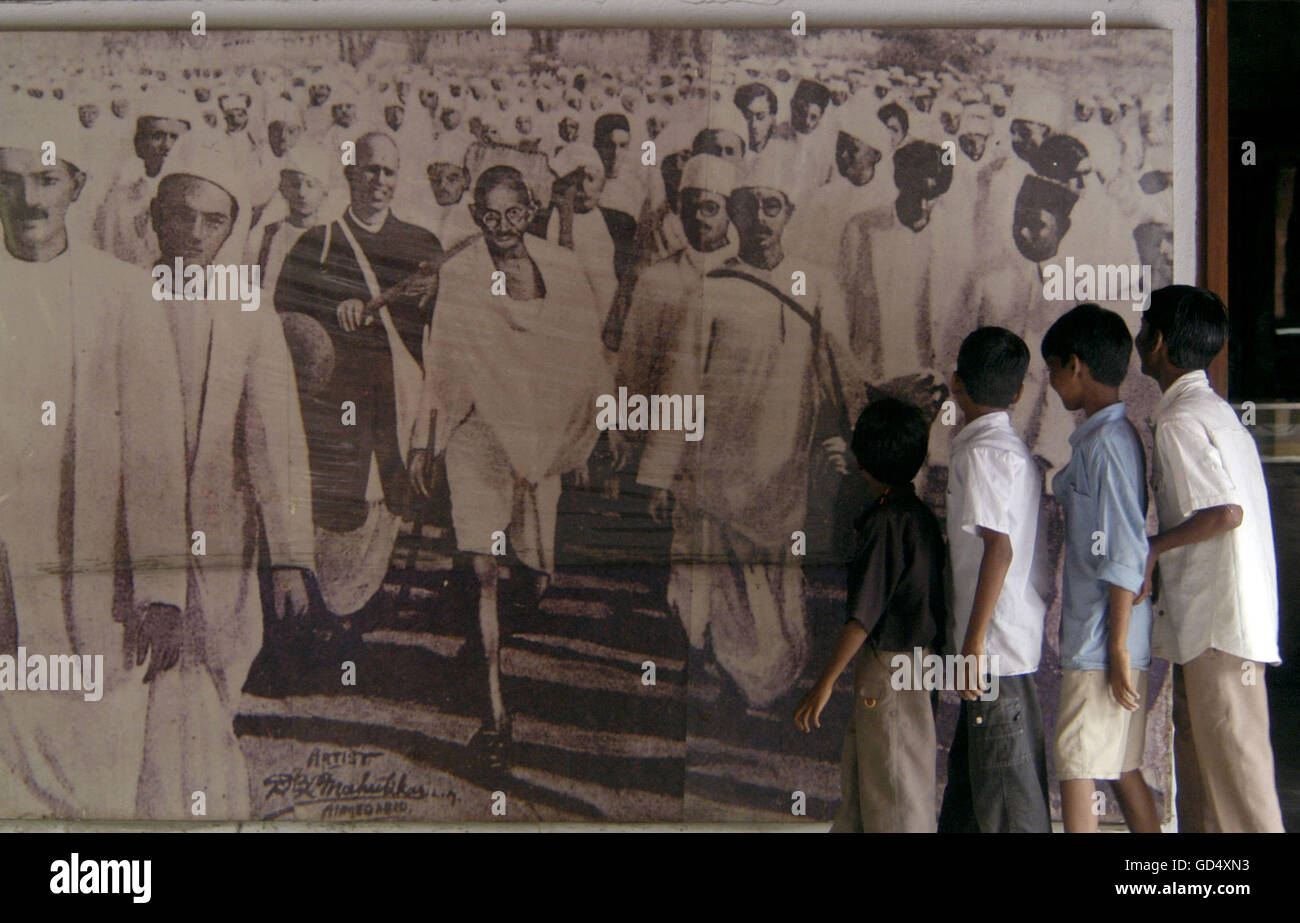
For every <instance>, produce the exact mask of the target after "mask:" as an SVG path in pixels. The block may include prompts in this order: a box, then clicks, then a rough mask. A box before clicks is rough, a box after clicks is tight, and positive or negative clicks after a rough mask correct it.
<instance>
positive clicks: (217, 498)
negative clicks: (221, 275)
mask: <svg viewBox="0 0 1300 923" xmlns="http://www.w3.org/2000/svg"><path fill="white" fill-rule="evenodd" d="M177 155H178V156H176V157H175V158H173V163H172V165H170V166H169V167H168V169H167V171H165V173H164V175H163V176H162V177H161V179H160V180H159V183H158V195H157V197H156V198H155V199H154V201H153V203H152V205H151V209H150V211H151V215H152V218H153V223H154V229H155V231H156V233H157V234H158V241H159V248H160V256H159V259H158V261H157V262H158V263H159V264H160V265H159V269H162V268H164V267H171V266H174V264H175V261H176V259H177V258H180V259H182V260H183V261H184V263H185V264H186V265H197V266H208V265H209V264H216V265H223V264H226V263H227V261H229V262H230V263H233V262H234V259H233V258H234V252H235V250H236V247H235V245H234V241H235V240H236V239H237V238H238V236H239V235H238V233H237V232H238V230H239V228H240V226H241V224H242V222H246V221H247V218H242V221H241V208H242V207H243V206H244V203H246V202H248V201H250V200H251V196H250V194H249V193H248V190H247V187H246V186H245V185H244V184H243V177H242V175H241V174H240V173H239V172H237V171H236V170H235V169H233V168H232V164H231V161H230V160H229V159H228V158H226V159H224V160H223V158H222V155H221V153H220V152H217V151H206V150H205V151H198V150H195V149H193V148H192V147H191V148H190V149H185V148H182V149H181V150H179V151H178V152H177ZM241 199H242V201H241ZM227 241H230V242H231V246H229V247H226V248H225V253H224V254H223V245H225V244H226V243H227ZM223 257H224V258H223ZM153 278H154V280H155V283H157V284H158V285H159V286H161V288H162V290H163V292H164V294H166V293H167V291H168V289H169V288H170V290H171V291H173V292H175V293H176V294H183V292H182V289H181V286H182V282H181V280H172V285H171V286H170V287H169V286H167V285H166V284H165V283H164V282H163V281H160V277H159V275H158V271H157V270H155V274H154V277H153ZM186 281H189V280H186ZM208 294H209V295H211V294H212V293H211V292H208ZM166 305H167V309H168V311H167V319H168V323H169V326H170V329H171V334H172V339H173V342H174V343H175V347H176V353H177V357H178V360H179V363H178V364H179V369H180V384H181V393H182V396H183V400H184V408H185V444H186V449H187V470H188V472H189V518H190V527H191V529H193V530H195V531H201V532H202V533H203V537H204V554H202V555H194V556H193V557H192V565H191V567H190V571H189V598H188V604H187V610H186V631H185V637H184V643H183V647H182V653H181V663H180V668H179V670H177V671H175V672H174V673H173V674H171V675H169V676H168V677H166V678H165V679H164V680H163V681H160V682H155V683H154V686H153V689H152V690H151V695H150V702H149V725H148V738H147V746H146V756H145V766H144V771H143V773H142V777H141V791H140V808H139V810H140V813H141V815H142V816H148V817H154V818H159V819H164V818H170V819H176V818H181V817H185V816H188V814H189V812H190V810H191V807H192V804H191V801H192V798H193V793H194V792H196V791H201V792H203V793H204V799H205V808H206V815H205V816H207V817H209V818H213V819H242V818H247V817H250V816H251V802H250V795H251V793H250V791H249V779H248V771H247V768H246V767H245V765H244V760H243V755H242V753H241V752H240V748H239V742H238V740H237V739H236V738H235V736H234V732H233V729H232V723H233V721H234V717H235V712H236V710H237V707H238V704H239V695H240V690H241V689H242V688H243V685H244V681H245V680H246V679H247V678H248V671H249V668H250V667H251V666H252V664H253V659H254V658H255V657H256V656H257V653H258V651H259V650H260V649H261V646H262V603H261V596H260V594H259V588H258V568H259V566H269V567H270V568H271V589H272V598H273V600H274V605H275V612H274V614H275V617H276V618H277V619H284V618H286V617H296V616H299V615H301V614H302V613H303V612H305V611H306V608H307V588H306V583H305V580H304V577H305V575H306V574H307V573H310V571H311V570H312V568H313V566H314V561H313V556H314V551H315V540H314V533H313V529H312V509H311V480H310V478H311V475H310V468H309V465H308V460H307V442H306V436H305V435H304V433H303V428H302V413H301V411H300V409H299V406H298V392H297V386H296V383H295V380H294V372H293V364H292V361H291V359H290V357H289V351H288V348H287V347H286V345H285V341H284V334H283V332H282V330H281V327H280V321H279V319H278V317H277V316H276V314H275V313H274V311H273V310H272V309H271V307H270V305H262V306H261V307H259V308H258V310H256V311H245V310H243V307H242V305H241V303H240V301H239V299H238V297H234V296H232V297H231V298H229V299H228V300H224V301H222V300H208V299H202V298H200V299H198V300H189V299H186V300H173V301H168V302H166ZM259 531H260V532H263V533H264V534H265V536H266V544H267V547H268V549H269V551H270V560H269V561H259V555H258V537H259Z"/></svg>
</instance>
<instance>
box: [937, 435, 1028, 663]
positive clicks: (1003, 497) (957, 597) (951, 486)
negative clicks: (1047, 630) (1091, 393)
mask: <svg viewBox="0 0 1300 923" xmlns="http://www.w3.org/2000/svg"><path fill="white" fill-rule="evenodd" d="M1042 493H1043V487H1042V478H1041V476H1040V475H1039V473H1038V469H1037V467H1036V466H1035V465H1034V460H1033V458H1032V456H1030V454H1029V448H1028V447H1027V446H1026V445H1025V443H1024V440H1022V439H1021V438H1020V437H1019V436H1018V435H1017V434H1016V431H1015V430H1014V429H1012V427H1011V417H1010V416H1009V415H1008V414H1007V412H1006V411H998V412H997V413H990V414H985V415H984V416H981V417H977V418H976V419H974V420H972V421H971V422H970V423H968V424H966V426H965V427H963V429H962V430H961V432H959V433H958V434H957V435H956V436H955V437H954V438H953V441H952V451H951V461H950V463H949V469H948V524H947V529H948V552H949V554H950V555H951V557H952V583H953V623H954V632H953V635H952V644H953V646H954V647H955V648H956V650H957V652H958V653H960V651H961V647H962V643H963V642H964V641H965V638H966V628H967V626H968V625H969V624H970V617H971V606H972V605H973V604H974V602H975V586H976V584H977V583H978V581H979V570H980V561H981V560H983V557H984V542H983V540H982V539H981V538H980V537H979V532H978V530H979V527H980V526H983V527H985V528H987V529H992V530H993V531H995V532H1002V533H1004V534H1006V535H1008V536H1010V538H1011V566H1010V568H1008V570H1007V576H1006V579H1005V580H1004V581H1003V584H1002V592H1001V594H999V596H998V601H997V605H996V607H995V608H994V610H993V619H992V621H990V623H989V627H988V631H987V632H986V633H985V636H984V647H985V651H986V652H987V653H988V654H989V655H990V656H992V655H994V654H996V655H997V656H998V662H997V672H998V674H999V675H1001V676H1018V675H1021V674H1024V673H1033V672H1034V671H1035V670H1037V669H1038V660H1039V657H1040V656H1041V654H1042V649H1043V625H1044V622H1045V620H1046V616H1047V606H1046V604H1045V603H1044V602H1043V598H1042V596H1040V595H1039V593H1038V590H1037V587H1038V586H1041V585H1042V582H1041V581H1040V580H1037V579H1036V576H1037V575H1036V574H1035V572H1034V568H1035V563H1034V562H1035V558H1036V555H1035V553H1034V552H1035V545H1036V543H1037V541H1038V511H1039V505H1040V503H1041V501H1042Z"/></svg>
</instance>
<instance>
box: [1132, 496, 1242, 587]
mask: <svg viewBox="0 0 1300 923" xmlns="http://www.w3.org/2000/svg"><path fill="white" fill-rule="evenodd" d="M1242 516H1243V513H1242V509H1241V507H1239V506H1237V505H1236V504H1235V503H1229V504H1225V505H1223V506H1211V507H1207V508H1206V509H1203V510H1197V511H1196V512H1195V513H1193V514H1192V515H1191V516H1189V517H1188V518H1187V521H1186V522H1184V523H1181V524H1179V525H1176V526H1174V527H1173V528H1172V529H1170V530H1168V531H1167V532H1161V533H1160V534H1159V535H1154V536H1152V537H1151V547H1150V550H1149V551H1148V552H1147V570H1146V576H1145V577H1143V579H1142V590H1141V592H1139V593H1138V595H1137V598H1136V599H1134V600H1133V602H1134V603H1135V604H1136V603H1140V602H1142V600H1144V599H1145V598H1146V597H1147V595H1148V594H1149V593H1150V592H1151V579H1152V574H1154V573H1155V569H1156V560H1157V559H1158V558H1159V557H1160V555H1162V554H1164V553H1165V552H1166V551H1169V550H1171V549H1173V548H1181V547H1182V546H1183V545H1194V544H1196V543H1197V542H1204V541H1208V540H1210V539H1212V538H1217V537H1218V536H1220V535H1223V534H1224V533H1225V532H1231V531H1232V530H1233V529H1235V528H1237V526H1239V525H1241V519H1242Z"/></svg>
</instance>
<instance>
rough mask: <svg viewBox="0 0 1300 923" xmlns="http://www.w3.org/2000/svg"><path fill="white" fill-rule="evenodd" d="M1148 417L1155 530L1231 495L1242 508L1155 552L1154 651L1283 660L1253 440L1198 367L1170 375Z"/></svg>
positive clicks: (1268, 528) (1269, 527)
mask: <svg viewBox="0 0 1300 923" xmlns="http://www.w3.org/2000/svg"><path fill="white" fill-rule="evenodd" d="M1151 423H1152V425H1153V427H1154V429H1155V461H1154V464H1153V466H1152V476H1151V480H1152V489H1153V490H1154V492H1155V497H1156V513H1157V515H1158V516H1159V517H1160V531H1161V532H1167V531H1169V530H1170V529H1172V528H1174V527H1175V526H1177V525H1180V524H1181V523H1183V522H1185V521H1186V520H1187V519H1188V518H1189V517H1190V516H1191V515H1192V514H1193V513H1195V512H1196V511H1197V510H1203V509H1208V508H1210V507H1215V506H1225V505H1228V504H1233V505H1236V506H1239V507H1241V510H1242V519H1241V525H1240V526H1238V527H1237V528H1235V529H1233V530H1232V531H1231V532H1227V533H1225V534H1223V535H1220V536H1218V537H1217V538H1212V539H1210V540H1208V541H1204V542H1197V543H1196V544H1193V545H1184V546H1182V547H1181V548H1174V549H1172V550H1170V551H1166V552H1165V553H1164V554H1162V555H1161V556H1160V567H1159V572H1160V582H1159V598H1158V600H1157V601H1156V607H1155V619H1154V626H1153V628H1152V649H1153V653H1155V655H1156V656H1158V657H1164V658H1165V659H1167V660H1170V661H1172V662H1174V663H1186V662H1187V661H1189V660H1192V659H1194V658H1195V657H1197V656H1199V655H1200V654H1203V653H1204V652H1205V651H1206V650H1208V649H1210V648H1214V649H1215V650H1219V651H1223V652H1224V653H1227V654H1232V655H1233V656H1236V657H1241V658H1244V659H1246V660H1254V661H1258V662H1260V663H1271V664H1276V663H1280V662H1281V660H1280V658H1279V656H1278V642H1277V632H1278V597H1277V560H1276V558H1275V557H1274V550H1273V520H1272V516H1271V515H1270V513H1269V506H1268V490H1267V488H1266V487H1265V484H1264V468H1263V465H1261V464H1260V460H1259V450H1258V449H1257V448H1256V446H1255V440H1254V439H1253V438H1252V437H1251V435H1250V433H1249V432H1248V431H1247V430H1246V428H1245V426H1243V425H1242V423H1241V421H1240V420H1239V419H1237V414H1236V413H1235V412H1234V411H1233V409H1232V406H1231V405H1230V404H1229V403H1228V402H1227V401H1225V400H1224V399H1223V398H1221V397H1219V395H1217V394H1216V393H1215V392H1214V390H1213V389H1212V388H1211V387H1210V382H1209V380H1208V379H1207V378H1206V376H1205V372H1204V371H1196V372H1188V373H1187V374H1186V375H1183V376H1182V377H1180V378H1178V379H1177V380H1176V381H1174V383H1173V384H1171V385H1170V386H1169V388H1168V390H1167V391H1165V393H1164V396H1163V397H1161V398H1160V401H1159V403H1157V404H1156V407H1155V410H1154V411H1153V412H1152V414H1151Z"/></svg>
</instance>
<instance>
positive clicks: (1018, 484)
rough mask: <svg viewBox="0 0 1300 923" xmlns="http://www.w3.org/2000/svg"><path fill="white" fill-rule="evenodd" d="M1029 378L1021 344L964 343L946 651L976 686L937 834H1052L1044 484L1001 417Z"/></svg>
mask: <svg viewBox="0 0 1300 923" xmlns="http://www.w3.org/2000/svg"><path fill="white" fill-rule="evenodd" d="M1028 366H1029V348H1028V347H1027V346H1026V345H1025V343H1024V341H1023V340H1021V339H1020V337H1018V336H1016V335H1015V334H1014V333H1012V332H1011V331H1009V330H1004V329H1003V328H1001V327H981V328H979V329H978V330H976V331H975V332H974V333H972V334H970V336H968V337H966V339H965V340H964V341H963V342H962V345H961V350H960V351H959V352H958V354H957V372H956V374H955V375H954V376H953V380H952V396H953V399H954V400H955V401H956V402H957V406H958V407H960V408H961V411H962V413H963V414H964V416H965V418H966V425H965V426H964V427H963V428H962V430H961V432H959V433H958V434H957V435H956V436H955V437H954V438H953V440H952V449H951V452H952V457H951V461H950V466H949V472H948V521H947V531H948V548H949V554H950V555H951V557H952V576H953V609H952V612H953V618H954V620H955V626H954V627H955V631H954V633H953V636H952V644H953V645H954V646H955V647H956V648H957V649H958V650H959V651H960V653H961V655H962V657H963V660H964V663H965V665H966V666H967V668H968V669H969V667H970V666H972V665H974V664H976V663H977V664H978V670H979V675H978V677H977V679H978V683H973V682H970V681H969V680H967V682H965V683H959V685H960V686H962V688H961V689H960V690H959V691H960V692H961V696H962V703H961V715H960V717H959V718H958V722H957V733H956V736H955V737H954V738H953V744H952V749H951V750H950V751H949V754H948V757H949V758H948V785H947V788H945V790H944V793H943V807H942V809H941V810H940V813H939V832H940V833H976V832H979V833H1001V832H1021V833H1047V832H1049V831H1050V830H1051V822H1050V820H1049V815H1048V802H1047V754H1046V748H1045V745H1044V740H1043V721H1042V713H1041V710H1040V708H1039V704H1038V693H1037V690H1036V689H1035V687H1034V673H1035V672H1036V671H1037V670H1038V660H1039V656H1040V654H1041V651H1042V644H1043V625H1044V620H1045V616H1046V605H1045V604H1044V602H1043V599H1042V597H1041V596H1040V595H1039V593H1038V591H1037V589H1036V586H1035V584H1036V579H1035V573H1034V559H1035V554H1034V548H1035V544H1036V542H1037V539H1038V512H1039V505H1040V501H1041V498H1042V478H1041V476H1040V475H1039V473H1038V469H1037V467H1036V466H1035V464H1034V460H1033V458H1032V457H1031V456H1030V454H1029V449H1028V447H1026V445H1025V443H1024V441H1023V440H1022V439H1021V438H1020V437H1019V436H1018V435H1017V434H1016V432H1015V430H1013V429H1012V428H1011V418H1010V415H1009V414H1008V410H1007V409H1008V408H1009V407H1010V406H1011V405H1013V404H1014V403H1015V402H1016V401H1018V400H1019V399H1020V394H1021V391H1022V389H1023V385H1024V379H1025V370H1026V369H1027V368H1028ZM970 658H977V660H974V661H972V660H971V659H970ZM960 674H961V671H960V670H959V671H958V675H959V676H960ZM986 689H987V691H985V690H986Z"/></svg>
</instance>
